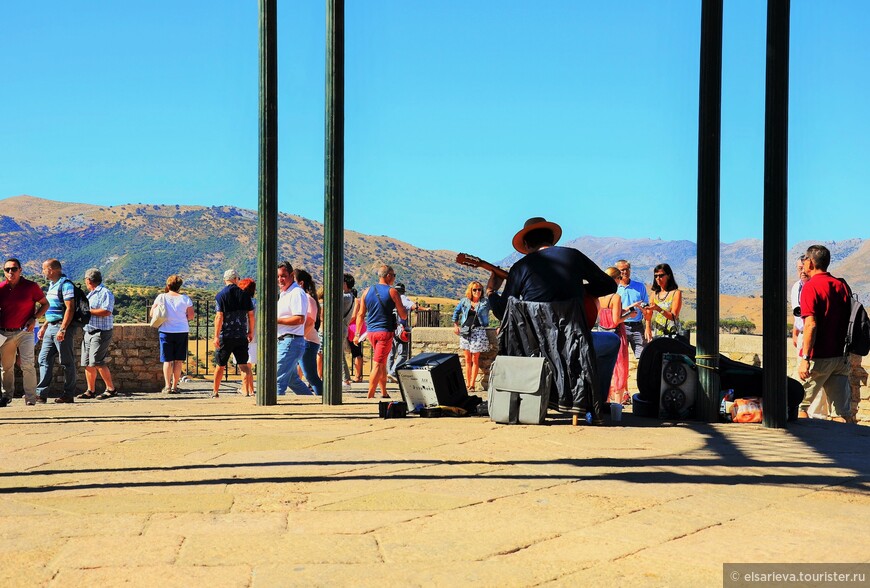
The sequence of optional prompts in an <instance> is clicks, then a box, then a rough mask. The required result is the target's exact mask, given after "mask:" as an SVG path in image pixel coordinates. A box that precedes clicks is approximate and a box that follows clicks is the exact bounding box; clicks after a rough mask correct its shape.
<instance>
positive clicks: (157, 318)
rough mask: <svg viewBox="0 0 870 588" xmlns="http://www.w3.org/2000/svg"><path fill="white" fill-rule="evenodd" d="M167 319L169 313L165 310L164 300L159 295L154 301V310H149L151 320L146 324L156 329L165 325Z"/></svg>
mask: <svg viewBox="0 0 870 588" xmlns="http://www.w3.org/2000/svg"><path fill="white" fill-rule="evenodd" d="M168 318H169V312H168V311H167V310H166V299H165V298H164V297H163V294H161V295H160V296H158V297H157V299H156V300H155V301H154V308H153V309H152V310H151V320H150V321H149V322H148V324H149V325H151V326H152V327H154V328H155V329H156V328H159V327H160V325H162V324H163V323H165V322H166V320H167V319H168Z"/></svg>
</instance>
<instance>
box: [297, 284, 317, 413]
mask: <svg viewBox="0 0 870 588" xmlns="http://www.w3.org/2000/svg"><path fill="white" fill-rule="evenodd" d="M294 273H295V274H296V275H295V278H294V279H295V280H296V283H297V284H299V287H300V288H302V289H303V290H304V291H305V294H306V295H307V296H308V314H307V315H306V317H305V334H304V335H303V337H304V338H305V353H303V354H302V357H301V358H300V359H299V367H300V368H302V375H303V376H305V380H306V381H307V382H308V385H309V386H311V389H312V390H313V391H314V393H315V394H316V395H317V396H322V395H323V380H322V379H321V378H320V376H319V375H318V374H317V352H318V351H319V350H320V336H319V335H318V334H317V329H319V328H320V304H319V303H318V302H317V287H316V286H315V285H314V279H312V277H311V274H309V273H308V272H306V271H305V270H300V269H298V270H296V271H295V272H294Z"/></svg>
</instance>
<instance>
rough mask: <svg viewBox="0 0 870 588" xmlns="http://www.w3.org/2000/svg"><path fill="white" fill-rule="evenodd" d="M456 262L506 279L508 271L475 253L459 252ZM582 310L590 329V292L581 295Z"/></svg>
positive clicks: (594, 307) (594, 312)
mask: <svg viewBox="0 0 870 588" xmlns="http://www.w3.org/2000/svg"><path fill="white" fill-rule="evenodd" d="M456 263H458V264H460V265H465V266H468V267H479V268H483V269H485V270H487V271H490V272H492V273H494V274H495V275H496V276H498V277H499V278H502V279H507V277H508V273H507V272H506V271H505V270H503V269H501V268H500V267H498V266H497V265H493V264H491V263H489V262H488V261H484V260H482V259H481V258H479V257H477V256H476V255H470V254H468V253H460V254H459V255H457V256H456ZM583 310H584V314H585V315H586V325H587V326H588V327H589V328H590V329H591V328H592V327H594V326H595V321H596V319H598V300H597V299H596V298H595V296H592V295H591V294H584V296H583Z"/></svg>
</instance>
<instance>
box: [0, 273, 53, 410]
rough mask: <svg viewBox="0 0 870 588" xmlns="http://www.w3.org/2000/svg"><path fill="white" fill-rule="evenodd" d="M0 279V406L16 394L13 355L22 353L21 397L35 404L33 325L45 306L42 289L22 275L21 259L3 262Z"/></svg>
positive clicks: (44, 309) (27, 402) (46, 308)
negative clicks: (0, 278) (0, 341)
mask: <svg viewBox="0 0 870 588" xmlns="http://www.w3.org/2000/svg"><path fill="white" fill-rule="evenodd" d="M3 276H4V277H5V279H4V280H3V281H2V282H0V334H2V335H3V337H4V338H5V341H3V344H2V345H0V364H2V376H0V378H2V382H3V396H2V397H0V407H3V406H6V405H8V404H9V403H10V402H12V398H13V397H14V396H15V357H16V355H18V356H20V357H21V373H22V375H23V376H24V378H23V379H24V401H25V403H26V404H29V405H34V404H36V400H37V399H36V364H35V362H34V350H33V349H34V340H33V327H34V326H35V325H36V323H37V322H38V320H39V319H40V317H42V315H44V314H45V311H47V310H48V300H47V299H46V297H45V293H44V292H43V291H42V289H41V288H40V287H39V285H38V284H36V282H32V281H30V280H28V279H27V278H24V277H22V275H21V262H20V261H19V260H18V259H16V258H14V257H10V258H9V259H7V260H6V262H5V263H4V264H3Z"/></svg>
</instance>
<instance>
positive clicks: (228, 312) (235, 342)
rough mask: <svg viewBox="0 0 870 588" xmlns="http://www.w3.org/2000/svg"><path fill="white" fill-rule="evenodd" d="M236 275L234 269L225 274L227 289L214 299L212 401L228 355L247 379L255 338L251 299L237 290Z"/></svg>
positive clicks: (219, 383) (218, 386)
mask: <svg viewBox="0 0 870 588" xmlns="http://www.w3.org/2000/svg"><path fill="white" fill-rule="evenodd" d="M238 281H239V274H238V272H236V270H234V269H228V270H227V271H225V272H224V283H225V284H226V286H225V287H224V289H223V290H221V291H220V292H218V293H217V296H216V297H215V311H216V312H215V317H214V361H215V364H217V367H216V368H215V370H214V389H213V394H212V397H213V398H217V397H218V390H219V389H220V386H221V378H223V375H224V370H225V369H226V367H227V362H228V361H229V360H230V355H233V356H235V358H236V364H237V365H238V366H239V370H240V371H241V372H242V374H243V376H244V377H248V372H250V371H251V366H250V364H249V363H248V343H250V342H251V340H253V338H254V303H253V302H252V301H251V296H250V295H249V294H248V293H247V292H245V291H244V290H242V289H241V288H239V287H238V285H237V284H238Z"/></svg>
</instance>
